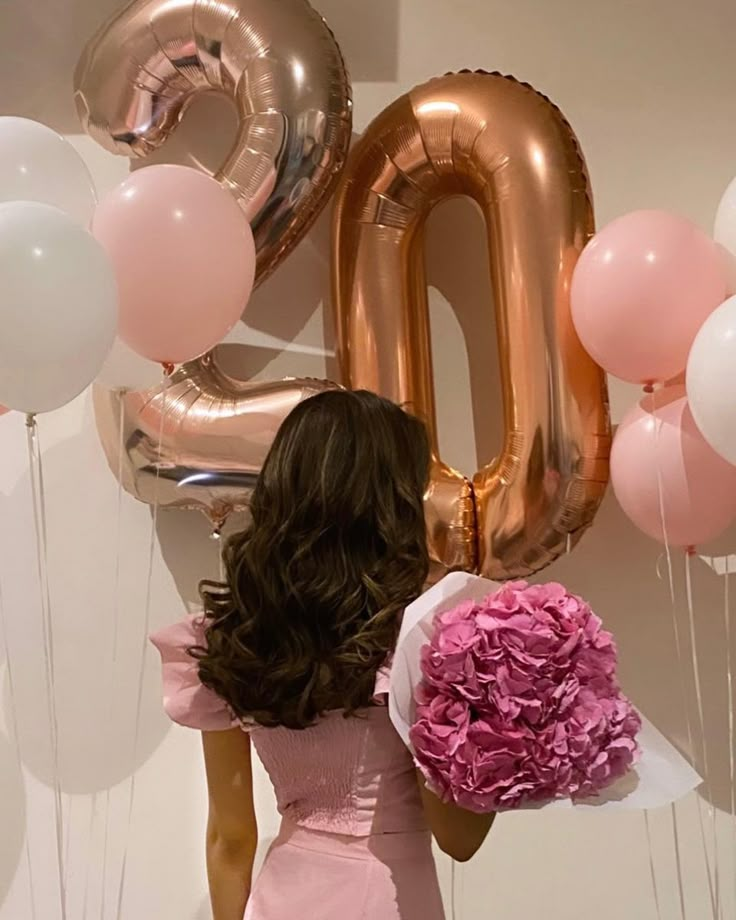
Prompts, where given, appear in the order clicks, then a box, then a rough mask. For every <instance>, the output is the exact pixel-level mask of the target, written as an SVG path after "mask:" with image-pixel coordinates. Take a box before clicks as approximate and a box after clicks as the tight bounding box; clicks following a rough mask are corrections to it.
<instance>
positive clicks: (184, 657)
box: [152, 617, 445, 920]
mask: <svg viewBox="0 0 736 920" xmlns="http://www.w3.org/2000/svg"><path fill="white" fill-rule="evenodd" d="M152 641H153V643H154V645H155V646H156V648H157V649H158V650H159V652H160V653H161V658H162V661H163V679H164V707H165V709H166V712H167V713H168V715H169V716H170V718H172V719H173V720H174V721H175V722H178V723H179V724H181V725H186V726H188V727H190V728H196V729H200V730H203V731H221V730H227V729H230V728H233V727H236V726H237V725H239V724H240V723H238V722H237V721H235V720H234V719H233V717H232V715H231V713H230V711H229V709H228V707H227V704H226V703H225V702H224V701H223V700H221V699H220V697H218V696H217V695H216V694H215V693H213V692H212V691H211V690H208V689H207V688H206V687H204V686H203V685H202V684H201V683H200V681H199V677H198V674H197V664H196V662H195V661H194V660H193V659H192V658H191V657H190V656H189V655H188V654H187V649H188V648H190V647H191V646H192V645H201V644H202V643H203V623H202V620H201V618H193V617H192V618H189V619H188V620H185V621H184V622H182V623H177V624H175V625H173V626H170V627H168V628H167V629H164V630H162V631H161V632H159V633H157V634H156V635H155V636H152ZM387 689H388V673H387V672H382V673H381V674H380V675H379V679H378V681H377V684H376V703H377V704H378V705H376V706H374V707H372V708H371V709H367V710H365V711H364V712H362V713H361V714H360V715H359V716H356V717H352V718H349V719H346V718H345V717H344V716H343V714H342V713H341V712H332V713H329V714H328V715H326V716H325V717H324V718H322V719H320V720H319V722H317V724H315V725H314V726H312V727H310V728H307V729H305V730H304V731H293V730H291V729H287V728H261V727H258V726H247V727H245V728H244V730H247V731H249V733H250V736H251V739H252V741H253V744H254V745H255V748H256V750H257V752H258V755H259V757H260V758H261V761H262V762H263V764H264V766H265V768H266V770H267V771H268V774H269V776H270V778H271V781H272V783H273V786H274V790H275V792H276V800H277V803H278V809H279V812H280V814H281V818H282V823H281V831H280V833H279V836H278V837H277V839H276V840H275V841H274V843H273V845H272V846H271V848H270V850H269V853H268V856H267V857H266V861H265V863H264V866H263V869H262V870H261V872H260V875H259V876H258V878H257V880H256V882H255V885H254V886H253V891H252V893H251V897H250V900H249V902H248V907H247V910H246V912H245V917H244V920H294V918H297V917H298V918H299V920H443V918H444V916H445V914H444V911H443V907H442V898H441V896H440V890H439V885H438V882H437V873H436V869H435V864H434V859H433V856H432V849H431V838H430V834H429V831H428V830H427V825H426V822H425V820H424V813H423V810H422V804H421V799H420V796H419V790H418V787H417V781H416V778H415V772H414V764H413V761H412V758H411V755H410V754H409V752H408V751H407V749H406V748H405V747H404V745H403V743H402V742H401V739H400V738H399V736H398V735H397V734H396V732H395V731H394V729H393V726H392V725H391V722H390V721H389V717H388V709H387V707H386V705H385V700H386V692H387ZM241 727H242V726H241Z"/></svg>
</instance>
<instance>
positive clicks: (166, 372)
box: [161, 361, 174, 377]
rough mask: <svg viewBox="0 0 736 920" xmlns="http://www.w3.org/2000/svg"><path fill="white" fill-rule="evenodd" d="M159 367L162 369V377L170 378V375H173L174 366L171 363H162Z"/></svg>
mask: <svg viewBox="0 0 736 920" xmlns="http://www.w3.org/2000/svg"><path fill="white" fill-rule="evenodd" d="M161 367H163V369H164V377H171V375H172V374H173V373H174V365H173V364H172V363H171V361H162V362H161Z"/></svg>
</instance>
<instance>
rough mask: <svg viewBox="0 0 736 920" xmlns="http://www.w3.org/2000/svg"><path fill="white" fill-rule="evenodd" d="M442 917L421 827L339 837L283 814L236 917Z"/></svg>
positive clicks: (423, 919) (428, 839)
mask: <svg viewBox="0 0 736 920" xmlns="http://www.w3.org/2000/svg"><path fill="white" fill-rule="evenodd" d="M296 917H298V918H299V920H444V917H445V913H444V910H443V907H442V897H441V895H440V889H439V884H438V881H437V871H436V868H435V864H434V858H433V856H432V845H431V837H430V835H429V833H428V832H423V831H419V832H413V833H402V834H375V835H373V836H371V837H345V836H341V835H340V834H329V833H322V832H320V831H312V830H309V829H307V828H303V827H298V826H296V825H293V824H290V823H288V822H284V824H283V825H282V828H281V832H280V834H279V836H278V837H277V839H276V840H275V841H274V843H273V844H272V846H271V848H270V850H269V852H268V856H267V857H266V861H265V863H264V865H263V869H262V870H261V872H260V874H259V876H258V879H257V880H256V883H255V885H254V887H253V891H252V893H251V897H250V900H249V901H248V907H247V909H246V911H245V917H244V920H295V918H296Z"/></svg>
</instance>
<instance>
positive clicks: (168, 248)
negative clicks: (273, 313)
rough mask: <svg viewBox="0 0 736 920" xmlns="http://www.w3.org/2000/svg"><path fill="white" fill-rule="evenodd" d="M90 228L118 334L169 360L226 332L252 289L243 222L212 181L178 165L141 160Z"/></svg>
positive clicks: (191, 353)
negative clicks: (104, 264)
mask: <svg viewBox="0 0 736 920" xmlns="http://www.w3.org/2000/svg"><path fill="white" fill-rule="evenodd" d="M92 231H93V233H94V235H95V236H96V237H97V239H98V240H99V241H100V242H101V243H102V245H103V246H104V247H105V249H107V251H108V253H109V254H110V257H111V258H112V261H113V264H114V266H115V272H116V276H117V280H118V285H119V288H120V329H119V335H120V337H121V338H122V339H123V340H124V341H125V342H126V343H127V344H128V345H129V346H130V347H131V348H132V349H133V350H134V351H136V352H138V354H140V355H143V357H144V358H149V359H150V360H152V361H159V362H161V363H171V364H179V363H181V362H183V361H190V360H192V359H193V358H196V357H199V355H201V354H203V353H204V352H206V351H209V349H211V348H213V347H214V346H215V345H217V344H218V342H220V341H221V340H222V339H223V338H224V337H225V335H227V333H228V332H229V331H230V330H231V329H232V327H233V326H234V325H235V323H236V322H237V321H238V320H239V319H240V316H241V314H242V312H243V310H244V308H245V305H246V303H247V301H248V298H249V297H250V294H251V291H252V290H253V280H254V277H255V264H256V253H255V244H254V242H253V233H252V232H251V229H250V225H249V224H248V220H247V218H246V217H245V215H244V214H243V212H242V211H241V210H240V208H239V207H238V205H237V203H236V202H235V200H234V198H233V197H232V196H231V195H230V193H229V192H227V191H226V190H225V189H224V188H222V187H221V186H220V184H219V183H218V182H216V181H215V180H214V179H211V178H210V177H209V176H206V175H205V174H204V173H201V172H198V171H197V170H195V169H190V168H189V167H187V166H168V165H164V166H148V167H146V168H144V169H140V170H138V171H137V172H134V173H132V174H131V175H130V176H129V177H128V178H127V179H126V180H125V182H123V183H122V184H121V185H119V186H118V187H117V188H116V189H114V190H113V191H112V192H111V193H110V194H109V195H107V197H105V198H104V199H103V200H102V201H101V202H100V205H99V207H98V208H97V211H96V213H95V217H94V220H93V224H92Z"/></svg>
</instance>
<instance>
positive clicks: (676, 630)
mask: <svg viewBox="0 0 736 920" xmlns="http://www.w3.org/2000/svg"><path fill="white" fill-rule="evenodd" d="M652 417H653V419H654V423H655V424H654V449H655V453H656V457H655V466H656V469H657V495H658V499H659V518H660V521H661V523H662V539H663V542H664V552H665V558H666V560H667V580H668V584H669V592H670V610H671V613H672V632H673V634H674V639H675V652H676V654H677V672H678V674H679V677H680V695H681V698H682V708H683V713H684V715H685V727H686V730H687V743H688V747H689V749H690V755H691V757H693V758H694V757H695V743H694V741H693V728H692V722H691V720H690V708H689V706H688V700H687V688H686V686H685V671H684V664H685V658H684V655H683V651H682V641H681V637H680V627H679V624H678V622H677V600H676V595H675V575H674V569H673V566H672V552H671V549H670V542H669V538H668V536H667V515H666V514H665V507H664V488H663V486H662V470H661V467H660V463H659V435H660V430H661V426H662V421H661V419H658V418H657V413H656V406H655V404H654V401H652ZM696 799H697V805H698V823H699V825H700V842H701V844H702V848H703V858H704V860H705V873H706V876H707V878H708V891H709V894H710V903H711V913H712V917H713V920H717V914H716V902H715V895H714V892H713V880H712V877H711V867H710V856H709V854H708V845H707V843H706V840H705V824H704V821H703V800H702V798H701V796H699V795H696ZM672 822H673V826H674V833H675V855H676V857H677V883H678V886H679V888H680V897H681V906H682V912H683V918H684V916H685V906H684V899H683V896H682V892H683V888H684V886H683V876H682V861H681V858H680V855H681V854H680V848H679V844H678V840H679V835H678V831H677V811H676V809H674V808H673V810H672Z"/></svg>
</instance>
